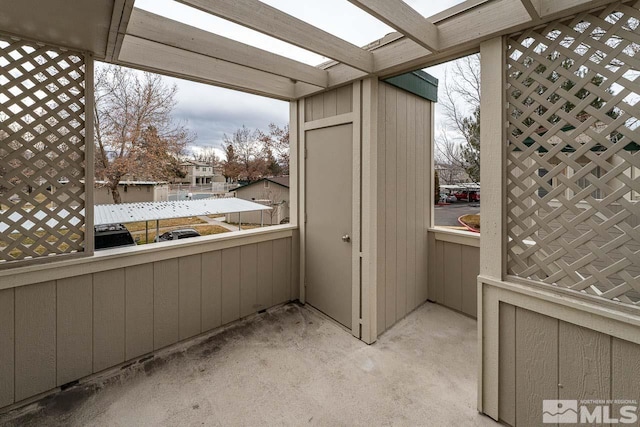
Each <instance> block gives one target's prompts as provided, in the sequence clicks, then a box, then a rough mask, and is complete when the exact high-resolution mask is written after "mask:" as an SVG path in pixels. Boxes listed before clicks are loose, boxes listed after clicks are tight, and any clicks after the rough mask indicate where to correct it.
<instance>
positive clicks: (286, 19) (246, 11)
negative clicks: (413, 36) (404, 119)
mask: <svg viewBox="0 0 640 427" xmlns="http://www.w3.org/2000/svg"><path fill="white" fill-rule="evenodd" d="M177 1H179V2H180V3H183V4H186V5H188V6H192V7H194V8H196V9H200V10H202V11H204V12H207V13H210V14H212V15H215V16H218V17H220V18H224V19H226V20H228V21H232V22H235V23H236V24H239V25H243V26H245V27H248V28H251V29H252V30H255V31H259V32H261V33H264V34H267V35H269V36H271V37H275V38H277V39H280V40H282V41H285V42H287V43H291V44H293V45H295V46H298V47H301V48H303V49H306V50H309V51H311V52H315V53H317V54H319V55H323V56H326V57H328V58H331V59H335V60H336V61H340V62H342V63H343V64H347V65H349V66H351V67H354V68H357V69H359V70H362V71H365V72H367V73H370V72H372V71H373V55H372V54H371V53H370V52H367V51H366V50H364V49H360V48H359V47H357V46H355V45H353V44H351V43H349V42H347V41H345V40H342V39H341V38H339V37H336V36H334V35H332V34H330V33H327V32H326V31H323V30H321V29H319V28H317V27H314V26H313V25H310V24H308V23H306V22H304V21H302V20H300V19H297V18H295V17H293V16H291V15H288V14H286V13H284V12H282V11H280V10H278V9H276V8H274V7H271V6H269V5H267V4H265V3H262V2H260V1H258V0H177Z"/></svg>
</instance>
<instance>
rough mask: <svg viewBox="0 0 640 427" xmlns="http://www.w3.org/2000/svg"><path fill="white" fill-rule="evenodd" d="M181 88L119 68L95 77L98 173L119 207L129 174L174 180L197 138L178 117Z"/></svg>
mask: <svg viewBox="0 0 640 427" xmlns="http://www.w3.org/2000/svg"><path fill="white" fill-rule="evenodd" d="M177 91H178V89H177V86H175V85H173V86H169V85H167V84H166V83H165V82H164V80H163V78H162V77H161V76H159V75H157V74H152V73H139V72H137V71H133V70H131V69H127V68H123V67H118V66H114V65H110V66H104V67H100V68H98V69H97V70H96V76H95V93H96V97H95V143H96V155H95V165H96V175H97V176H98V177H101V178H102V179H104V180H105V181H106V182H107V184H106V185H107V186H108V188H109V189H110V190H111V195H112V197H113V201H114V203H120V202H121V198H120V193H119V191H118V184H119V182H120V181H121V179H122V178H123V177H124V176H125V175H135V176H141V177H145V179H169V178H171V177H172V176H175V175H174V174H175V172H176V171H177V170H178V169H179V168H178V161H177V156H178V155H179V154H180V153H181V152H182V150H183V149H184V147H185V146H186V145H187V144H188V143H190V142H192V141H193V140H194V138H195V135H194V134H193V133H192V132H190V131H189V130H188V129H187V128H186V127H185V126H184V125H182V124H180V123H176V122H175V120H174V119H173V110H174V108H175V106H176V102H177V101H176V99H175V96H176V93H177Z"/></svg>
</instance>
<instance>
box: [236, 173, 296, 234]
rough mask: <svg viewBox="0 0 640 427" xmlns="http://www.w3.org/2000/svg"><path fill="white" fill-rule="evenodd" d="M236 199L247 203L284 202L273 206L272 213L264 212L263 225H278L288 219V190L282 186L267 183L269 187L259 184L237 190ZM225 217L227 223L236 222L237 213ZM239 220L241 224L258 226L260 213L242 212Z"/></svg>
mask: <svg viewBox="0 0 640 427" xmlns="http://www.w3.org/2000/svg"><path fill="white" fill-rule="evenodd" d="M236 197H237V198H239V199H244V200H249V201H256V200H271V201H272V202H274V203H281V202H282V201H284V203H283V204H282V205H279V206H273V211H264V214H263V215H262V221H263V223H264V224H265V225H276V224H280V221H282V220H283V219H285V218H289V189H288V188H287V187H283V186H282V185H278V184H276V183H274V182H269V187H265V186H264V183H263V182H260V183H257V184H253V185H251V186H248V187H246V188H243V189H240V190H237V191H236ZM272 212H273V213H272ZM226 217H227V222H234V223H235V222H238V214H237V213H230V214H227V215H226ZM241 219H242V223H243V224H260V219H261V218H260V212H243V213H242V217H241Z"/></svg>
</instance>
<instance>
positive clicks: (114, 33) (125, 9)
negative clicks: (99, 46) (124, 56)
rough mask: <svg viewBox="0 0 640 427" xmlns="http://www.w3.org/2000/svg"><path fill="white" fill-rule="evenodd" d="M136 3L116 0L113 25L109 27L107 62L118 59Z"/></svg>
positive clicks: (127, 0) (131, 0)
mask: <svg viewBox="0 0 640 427" xmlns="http://www.w3.org/2000/svg"><path fill="white" fill-rule="evenodd" d="M134 3H135V0H116V1H115V2H114V5H113V12H112V14H111V24H110V26H109V36H108V38H107V48H106V54H105V60H106V61H111V60H112V59H114V58H117V57H118V53H120V48H121V47H122V41H123V40H124V34H125V31H126V29H127V25H128V24H129V19H130V17H131V12H132V11H133V4H134Z"/></svg>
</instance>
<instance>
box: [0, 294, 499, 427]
mask: <svg viewBox="0 0 640 427" xmlns="http://www.w3.org/2000/svg"><path fill="white" fill-rule="evenodd" d="M476 342H477V336H476V322H475V321H474V320H473V319H470V318H467V317H465V316H463V315H461V314H458V313H455V312H453V311H451V310H448V309H446V308H444V307H441V306H439V305H435V304H431V303H426V304H425V305H423V306H422V307H420V308H418V309H417V310H416V311H414V312H413V313H411V314H410V315H409V316H407V317H406V318H405V319H403V320H402V321H400V322H399V323H398V324H396V325H395V326H394V327H393V328H392V329H390V330H389V331H387V332H386V333H385V334H383V335H382V336H381V337H380V338H379V340H378V342H376V343H375V344H374V345H371V346H368V345H366V344H364V343H362V342H361V341H358V340H356V339H355V338H353V337H352V336H350V335H349V334H348V333H347V332H345V331H344V330H343V329H342V328H340V327H339V326H337V325H336V324H334V323H333V322H332V321H330V320H328V319H327V318H325V317H324V316H323V315H321V314H319V313H318V312H316V311H315V310H313V309H310V308H308V307H305V306H301V305H299V304H295V303H291V304H287V305H285V306H282V307H277V308H275V309H272V310H269V311H267V312H266V313H262V314H260V315H257V316H255V317H252V318H250V319H247V320H244V321H242V322H240V323H238V324H236V325H233V326H231V327H229V328H227V329H225V330H223V331H221V332H219V333H218V334H216V335H212V336H207V337H204V338H202V339H199V340H198V341H196V342H195V343H194V342H193V341H191V342H190V343H187V344H188V346H187V345H185V344H182V345H181V346H177V347H174V348H173V349H171V351H170V352H165V354H161V355H157V356H156V357H155V358H154V359H153V360H147V361H146V362H139V363H136V364H134V365H132V366H129V367H127V368H125V369H121V370H120V371H117V372H111V373H110V374H109V375H103V376H102V377H100V378H96V379H93V380H91V381H89V382H87V383H84V384H80V385H77V386H75V387H72V388H69V389H67V390H65V391H62V392H60V393H57V394H55V395H52V396H49V397H47V398H45V399H43V400H41V401H40V402H38V403H35V404H32V405H30V406H28V407H25V408H22V409H19V410H16V411H13V412H11V413H8V414H5V415H4V416H0V425H4V424H8V425H20V426H30V425H34V426H35V425H47V426H51V425H65V426H66V425H73V426H81V425H82V426H88V425H95V426H178V425H180V426H196V425H197V426H202V425H205V426H217V425H220V426H230V425H233V426H235V425H258V424H260V425H302V424H306V425H332V426H334V425H348V426H354V425H362V426H372V425H410V426H414V425H424V426H471V425H495V424H496V423H494V422H493V421H492V420H491V419H489V418H487V417H484V416H482V415H480V414H478V413H477V411H476V409H475V408H476V375H477V368H476V363H477V360H476V359H477V356H476V355H477V350H476Z"/></svg>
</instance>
